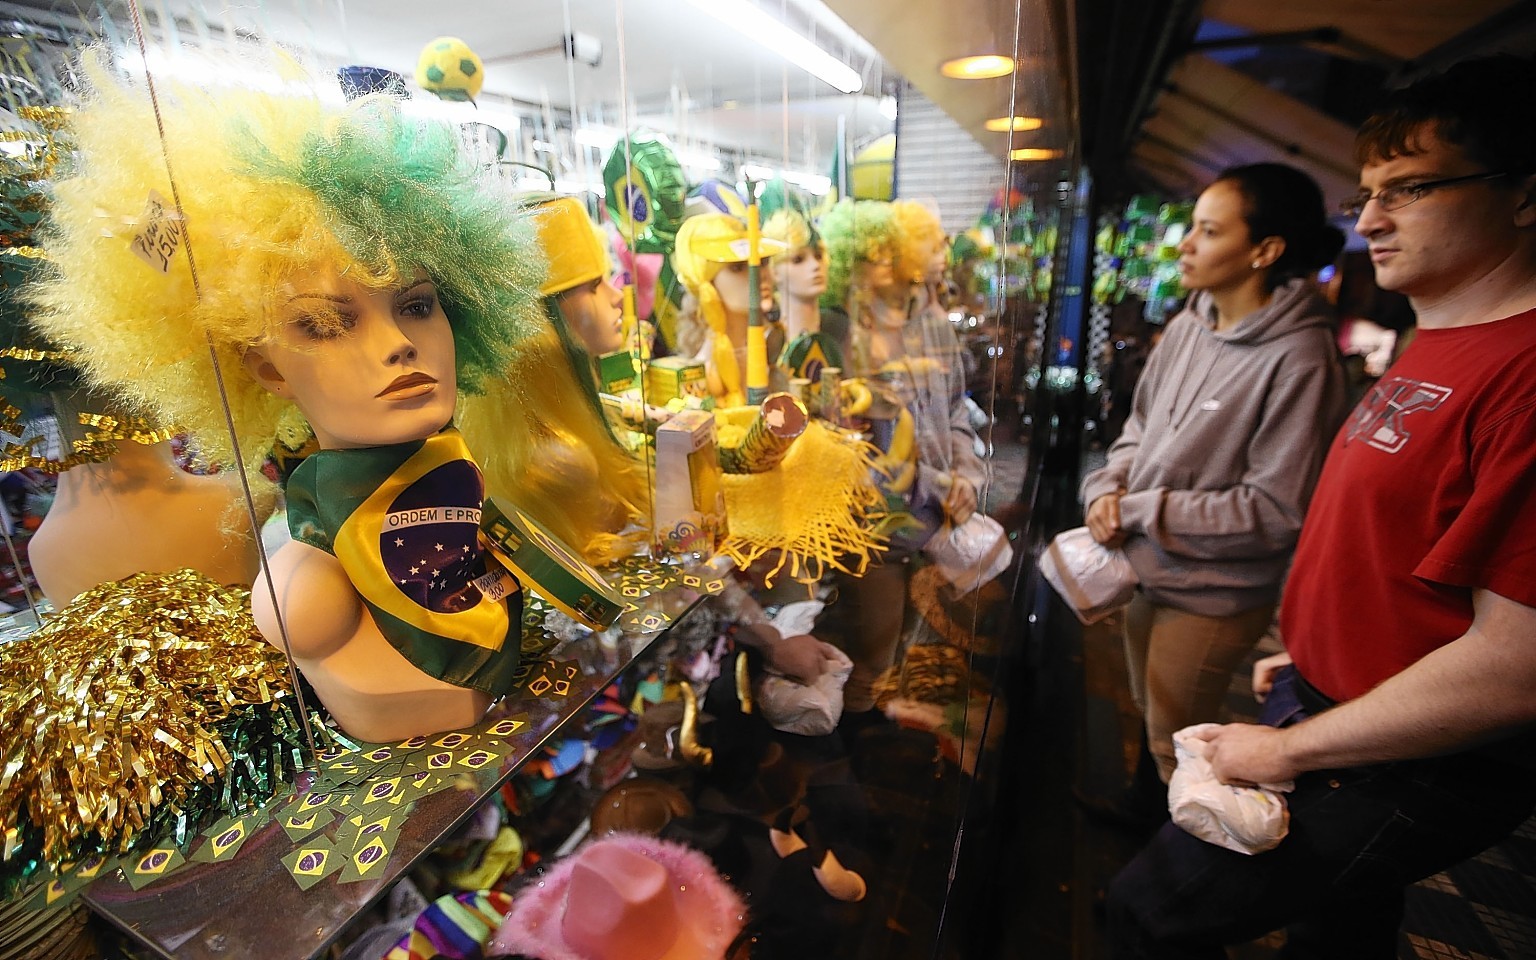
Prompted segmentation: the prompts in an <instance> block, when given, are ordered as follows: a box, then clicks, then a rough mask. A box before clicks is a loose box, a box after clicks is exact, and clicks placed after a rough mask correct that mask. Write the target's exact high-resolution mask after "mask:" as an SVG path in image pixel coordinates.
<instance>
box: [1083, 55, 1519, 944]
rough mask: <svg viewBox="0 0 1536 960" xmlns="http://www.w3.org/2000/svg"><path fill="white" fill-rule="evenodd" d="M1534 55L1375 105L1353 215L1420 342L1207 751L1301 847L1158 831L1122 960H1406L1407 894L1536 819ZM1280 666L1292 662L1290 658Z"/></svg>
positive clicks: (1349, 439)
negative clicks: (1253, 717)
mask: <svg viewBox="0 0 1536 960" xmlns="http://www.w3.org/2000/svg"><path fill="white" fill-rule="evenodd" d="M1531 102H1536V61H1533V60H1531V59H1529V58H1516V57H1498V58H1490V59H1485V60H1477V61H1469V62H1467V63H1463V64H1460V65H1457V66H1455V67H1452V68H1450V69H1449V70H1447V71H1446V72H1445V73H1444V74H1441V75H1438V76H1433V77H1428V78H1426V79H1424V80H1421V81H1419V82H1417V83H1415V84H1413V85H1412V86H1409V87H1407V88H1405V89H1403V90H1399V91H1397V92H1395V93H1393V94H1392V95H1390V97H1389V99H1388V101H1387V103H1386V104H1385V105H1384V107H1383V108H1382V109H1381V110H1379V111H1378V112H1377V113H1376V115H1374V116H1373V117H1372V118H1371V119H1370V120H1368V121H1366V124H1365V126H1364V127H1363V128H1362V130H1361V134H1360V137H1359V140H1358V141H1357V148H1356V159H1357V160H1358V161H1359V162H1360V164H1361V167H1362V169H1361V173H1360V192H1359V194H1358V195H1357V196H1356V197H1355V198H1354V199H1353V200H1352V201H1351V202H1350V203H1348V204H1346V209H1347V210H1348V211H1349V212H1350V213H1352V214H1354V215H1355V216H1356V217H1357V222H1356V224H1355V229H1356V231H1357V232H1358V233H1359V234H1360V235H1361V236H1363V237H1365V239H1366V241H1367V242H1368V245H1369V248H1370V254H1371V262H1372V264H1373V265H1374V266H1375V269H1376V282H1377V283H1378V285H1380V286H1381V287H1382V288H1384V289H1387V290H1396V291H1400V292H1402V293H1404V294H1407V295H1408V297H1409V300H1410V301H1411V302H1412V305H1413V308H1414V311H1415V313H1416V314H1417V316H1418V327H1419V332H1418V335H1417V338H1416V339H1415V340H1414V342H1413V344H1412V345H1411V346H1410V347H1409V348H1408V349H1407V350H1406V351H1405V352H1404V354H1403V355H1402V357H1401V358H1400V359H1399V360H1398V362H1397V363H1396V364H1394V365H1393V366H1392V367H1391V368H1390V369H1389V370H1388V371H1387V372H1386V374H1385V376H1383V377H1382V379H1381V380H1380V382H1379V383H1378V384H1377V385H1376V387H1375V388H1374V390H1373V391H1372V392H1371V393H1370V394H1369V395H1368V396H1367V397H1366V398H1365V399H1364V400H1363V401H1362V402H1361V404H1360V406H1359V407H1357V408H1356V409H1355V411H1354V413H1353V414H1351V416H1350V418H1349V419H1348V421H1347V422H1346V423H1345V425H1344V427H1343V429H1342V430H1340V432H1339V434H1338V436H1337V438H1336V439H1335V440H1334V443H1333V447H1332V449H1331V450H1330V451H1329V454H1328V460H1327V463H1326V465H1325V466H1324V468H1323V473H1322V476H1321V478H1320V479H1319V481H1318V486H1317V491H1316V494H1315V495H1314V498H1313V501H1312V507H1311V510H1310V512H1309V513H1308V515H1307V519H1306V522H1305V525H1304V526H1303V528H1302V532H1301V539H1300V542H1299V544H1298V547H1297V551H1296V558H1295V562H1294V565H1293V568H1292V573H1291V578H1290V582H1289V584H1288V585H1287V587H1286V595H1285V598H1284V602H1283V606H1282V611H1281V628H1282V634H1283V636H1284V638H1285V642H1286V648H1287V650H1286V653H1284V654H1280V655H1278V656H1276V657H1272V658H1269V659H1267V660H1264V661H1260V663H1259V664H1258V665H1257V666H1256V667H1255V670H1254V691H1255V693H1256V694H1257V695H1258V696H1259V697H1260V699H1261V700H1266V703H1265V716H1264V718H1263V719H1264V724H1229V725H1227V726H1223V727H1219V728H1216V729H1214V730H1213V731H1212V732H1210V733H1209V734H1208V735H1207V736H1206V738H1205V741H1206V745H1205V749H1206V756H1207V759H1209V760H1210V762H1211V764H1212V767H1213V768H1214V770H1215V772H1216V774H1217V776H1218V777H1220V778H1221V779H1222V780H1223V781H1224V782H1227V783H1233V784H1255V783H1278V782H1281V781H1285V780H1292V779H1294V780H1295V782H1296V789H1295V791H1294V792H1293V793H1292V794H1291V795H1290V799H1289V801H1288V803H1289V808H1290V818H1291V819H1290V832H1289V834H1288V835H1287V837H1286V838H1285V839H1284V840H1282V841H1281V843H1280V845H1279V846H1278V847H1276V848H1275V849H1273V850H1271V851H1269V852H1266V853H1262V854H1258V855H1254V856H1244V855H1242V854H1238V853H1233V852H1231V851H1228V850H1225V849H1223V848H1220V847H1216V846H1214V845H1211V844H1207V843H1205V842H1203V841H1200V840H1197V839H1195V838H1194V837H1192V836H1190V835H1188V834H1186V833H1184V832H1182V831H1181V830H1180V829H1179V828H1178V827H1176V826H1173V825H1171V824H1170V825H1168V826H1166V827H1165V828H1164V829H1163V830H1162V832H1161V833H1159V834H1158V835H1157V837H1155V838H1154V839H1153V841H1152V843H1151V844H1150V845H1149V846H1148V848H1147V849H1146V850H1144V851H1142V853H1141V854H1140V855H1139V856H1138V857H1137V858H1136V859H1135V860H1134V861H1133V862H1132V863H1131V864H1130V865H1129V866H1127V867H1126V869H1125V870H1124V871H1122V872H1121V874H1120V875H1119V876H1118V877H1116V879H1115V882H1114V884H1113V885H1112V887H1111V890H1110V898H1109V904H1108V922H1109V936H1110V941H1111V944H1112V946H1113V949H1114V955H1115V956H1116V957H1157V958H1159V960H1172V958H1185V957H1188V958H1196V957H1200V958H1206V957H1210V958H1220V957H1225V955H1226V954H1225V952H1224V951H1223V949H1222V945H1223V944H1227V943H1236V942H1241V941H1244V940H1249V939H1253V938H1255V937H1259V936H1262V935H1264V934H1265V933H1267V932H1269V931H1271V930H1274V929H1277V928H1279V927H1282V926H1283V927H1285V928H1286V930H1287V948H1286V951H1287V952H1286V955H1287V956H1293V955H1294V956H1306V957H1339V958H1346V957H1347V958H1350V960H1359V958H1372V957H1383V958H1390V957H1396V956H1397V939H1398V932H1397V928H1398V925H1399V923H1400V921H1401V917H1402V909H1403V888H1404V886H1405V885H1407V884H1409V883H1413V882H1415V881H1417V880H1419V879H1421V878H1423V877H1425V876H1428V875H1430V874H1433V873H1436V872H1438V871H1440V870H1443V869H1445V868H1446V867H1448V866H1450V865H1452V864H1454V863H1456V862H1457V861H1459V860H1462V859H1465V858H1467V857H1469V856H1472V855H1474V854H1476V853H1478V852H1480V851H1482V850H1483V849H1485V848H1486V847H1488V846H1490V845H1491V844H1493V843H1495V842H1497V841H1498V840H1500V839H1501V838H1503V837H1504V836H1505V835H1507V834H1508V833H1510V832H1511V831H1513V830H1514V829H1515V828H1516V827H1518V826H1519V825H1520V824H1521V823H1522V822H1524V821H1525V819H1526V818H1527V817H1528V816H1529V815H1530V814H1531V811H1532V809H1533V807H1536V736H1533V734H1532V730H1533V725H1536V694H1533V691H1536V125H1532V124H1529V123H1525V122H1523V121H1521V120H1520V119H1519V118H1518V117H1515V116H1512V115H1511V114H1510V113H1509V112H1508V110H1507V108H1506V107H1505V106H1504V105H1505V104H1509V103H1531ZM1293 661H1294V662H1293Z"/></svg>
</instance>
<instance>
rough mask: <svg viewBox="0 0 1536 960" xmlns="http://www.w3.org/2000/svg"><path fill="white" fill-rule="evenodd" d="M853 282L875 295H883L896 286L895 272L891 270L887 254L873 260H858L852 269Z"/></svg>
mask: <svg viewBox="0 0 1536 960" xmlns="http://www.w3.org/2000/svg"><path fill="white" fill-rule="evenodd" d="M853 281H854V283H855V284H857V285H858V286H860V287H862V288H864V289H865V290H869V291H870V292H872V293H875V294H877V295H878V294H885V293H887V292H889V291H890V289H891V288H892V287H893V286H895V284H896V271H895V270H893V269H891V258H890V255H889V254H886V255H883V256H881V257H879V258H877V259H875V260H860V261H859V262H858V265H857V266H856V267H854V274H853Z"/></svg>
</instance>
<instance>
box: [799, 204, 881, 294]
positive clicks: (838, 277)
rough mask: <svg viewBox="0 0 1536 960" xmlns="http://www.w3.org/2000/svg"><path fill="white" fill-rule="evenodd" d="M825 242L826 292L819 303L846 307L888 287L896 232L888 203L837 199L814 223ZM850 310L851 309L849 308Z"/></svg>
mask: <svg viewBox="0 0 1536 960" xmlns="http://www.w3.org/2000/svg"><path fill="white" fill-rule="evenodd" d="M818 227H819V229H820V230H821V235H822V237H823V238H824V239H825V240H826V244H827V258H828V260H827V292H826V293H824V294H822V297H821V305H822V306H823V307H828V308H835V309H838V310H850V301H852V300H855V299H859V298H866V299H867V298H869V297H872V296H873V295H874V293H875V291H877V290H884V289H888V288H889V286H890V285H891V283H892V281H893V280H894V279H895V273H894V271H893V269H892V257H893V256H894V251H895V243H896V233H895V223H894V220H893V218H892V216H891V205H890V204H889V203H884V202H882V201H879V200H839V201H838V202H837V204H836V205H834V206H833V207H832V209H831V210H829V211H827V212H826V213H825V214H824V215H823V216H822V218H821V222H820V223H819V224H818ZM850 312H852V311H851V310H850Z"/></svg>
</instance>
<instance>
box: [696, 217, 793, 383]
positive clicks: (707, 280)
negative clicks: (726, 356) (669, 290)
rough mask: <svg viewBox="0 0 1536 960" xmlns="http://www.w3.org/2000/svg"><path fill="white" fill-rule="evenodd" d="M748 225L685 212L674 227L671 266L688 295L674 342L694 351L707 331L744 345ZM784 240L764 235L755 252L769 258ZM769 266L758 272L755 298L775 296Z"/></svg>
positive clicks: (733, 220)
mask: <svg viewBox="0 0 1536 960" xmlns="http://www.w3.org/2000/svg"><path fill="white" fill-rule="evenodd" d="M746 247H747V225H746V224H744V223H742V222H741V221H740V220H737V219H736V218H735V217H731V216H727V215H725V214H723V213H703V214H699V215H697V216H693V217H689V218H688V219H687V220H684V221H683V226H682V228H681V229H679V230H678V231H677V248H676V249H675V250H673V251H672V268H673V270H674V272H675V273H676V274H677V279H678V281H679V282H681V283H682V285H683V289H684V291H685V292H686V294H687V295H686V296H685V298H684V300H683V309H682V313H681V314H680V315H679V317H678V321H677V339H678V346H679V347H680V348H681V349H682V351H683V352H684V353H690V354H691V353H696V352H697V351H698V350H699V349H700V348H701V347H702V346H703V343H704V339H705V337H706V335H707V334H708V333H709V332H710V331H714V332H715V333H716V334H723V335H725V336H726V337H727V338H728V339H729V340H730V341H731V342H732V343H733V344H735V345H736V346H743V345H744V344H745V340H744V339H743V337H744V335H745V331H746V322H747V312H748V310H749V309H750V307H751V293H750V290H749V286H748V276H747V271H748V268H747V249H746ZM782 250H783V244H781V243H779V242H778V241H776V240H773V239H772V238H770V237H767V236H766V235H765V236H764V237H763V238H762V240H761V244H760V246H759V251H760V253H761V256H762V257H763V260H764V263H765V264H766V263H767V261H768V258H770V257H772V256H774V255H775V254H778V253H780V252H782ZM772 283H773V278H772V271H770V270H768V269H766V268H764V269H763V270H762V271H761V273H760V275H759V285H760V288H759V290H758V292H757V295H758V296H759V297H762V298H764V299H768V298H771V297H772V295H773V287H772Z"/></svg>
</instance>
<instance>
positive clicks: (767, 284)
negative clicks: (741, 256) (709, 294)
mask: <svg viewBox="0 0 1536 960" xmlns="http://www.w3.org/2000/svg"><path fill="white" fill-rule="evenodd" d="M713 282H714V286H715V292H717V293H719V294H720V302H721V303H722V304H724V305H725V310H726V312H727V313H732V314H739V315H741V316H746V314H747V310H748V309H749V308H750V305H751V300H750V299H749V298H750V296H751V294H750V293H749V292H748V286H747V264H746V261H742V262H740V263H727V264H722V265H721V267H720V272H719V273H717V274H715V279H714V281H713ZM758 296H759V297H760V298H761V299H760V301H759V303H760V306H761V307H762V308H763V309H770V308H772V306H773V271H772V270H769V269H767V268H766V267H760V268H759V269H758Z"/></svg>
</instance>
